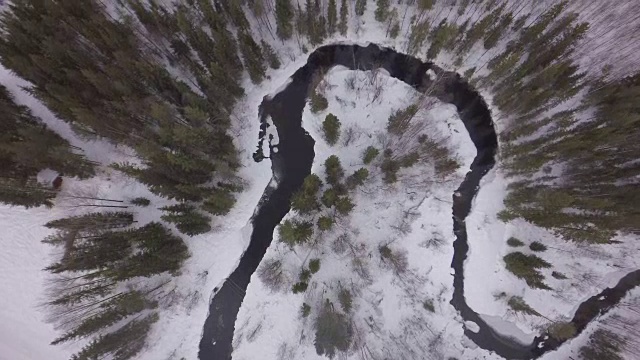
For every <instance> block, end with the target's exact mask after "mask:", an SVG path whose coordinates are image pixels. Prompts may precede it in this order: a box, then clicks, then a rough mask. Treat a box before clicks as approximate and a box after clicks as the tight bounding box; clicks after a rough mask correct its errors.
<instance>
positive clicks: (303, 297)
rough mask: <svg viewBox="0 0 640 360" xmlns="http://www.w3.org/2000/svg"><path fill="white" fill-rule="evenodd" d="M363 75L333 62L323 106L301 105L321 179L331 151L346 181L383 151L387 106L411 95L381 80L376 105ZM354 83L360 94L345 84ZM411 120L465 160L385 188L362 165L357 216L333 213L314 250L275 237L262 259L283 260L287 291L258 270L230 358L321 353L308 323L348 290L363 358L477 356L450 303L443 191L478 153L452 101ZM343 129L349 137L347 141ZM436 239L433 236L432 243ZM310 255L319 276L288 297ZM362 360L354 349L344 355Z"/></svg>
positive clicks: (447, 194)
mask: <svg viewBox="0 0 640 360" xmlns="http://www.w3.org/2000/svg"><path fill="white" fill-rule="evenodd" d="M371 76H372V75H371V72H362V71H350V70H347V69H345V68H342V67H335V68H333V69H332V70H330V71H329V72H328V74H327V75H326V76H325V82H326V84H325V85H326V89H327V90H326V96H327V98H328V100H329V107H328V109H327V110H325V111H323V112H321V113H319V114H313V113H311V111H310V110H309V106H307V107H306V108H305V111H304V113H303V127H304V128H305V129H306V130H307V131H308V132H309V133H310V134H311V136H312V137H313V138H314V139H315V140H316V146H315V149H314V150H315V153H316V157H315V159H314V164H313V168H312V172H313V173H316V174H318V175H319V176H320V177H321V178H323V177H324V166H323V164H324V161H325V159H326V158H327V157H328V156H330V155H337V156H338V157H339V158H340V159H341V162H342V165H343V167H344V168H345V174H347V175H348V174H350V173H352V172H353V171H355V170H357V169H358V168H360V167H362V166H363V164H362V152H363V151H364V149H365V148H366V147H367V146H369V145H374V146H377V147H380V143H379V141H380V140H381V139H382V138H383V136H380V134H384V133H386V125H387V121H388V118H389V115H390V114H391V113H392V111H393V110H398V109H402V108H405V107H406V106H408V105H410V104H412V103H413V102H414V101H415V99H416V97H417V93H416V92H415V91H414V90H413V89H412V88H411V87H409V86H408V85H406V84H404V83H402V82H400V81H398V80H396V79H393V78H390V77H388V76H386V75H384V74H379V75H378V76H379V77H380V79H379V80H378V81H377V82H378V83H379V82H382V84H383V89H384V92H383V94H382V96H380V97H379V98H378V99H377V100H374V99H373V93H374V87H375V86H374V85H371V83H372V82H371V81H370V79H371ZM353 78H355V81H356V89H358V90H356V91H353V90H350V89H349V87H348V85H347V82H349V81H348V80H349V79H353ZM328 113H333V114H334V115H336V116H337V117H338V118H339V119H340V121H341V123H342V135H341V139H340V140H339V142H338V144H337V145H335V146H333V147H332V146H329V145H328V144H327V143H326V142H325V141H324V140H323V136H322V130H321V122H322V120H324V117H325V116H326V115H327V114H328ZM417 118H421V119H425V121H426V122H427V123H429V124H431V129H430V135H431V136H433V137H435V138H443V139H448V140H447V146H448V147H449V148H450V149H451V150H453V151H454V153H455V154H456V156H457V158H458V160H459V161H460V163H461V167H460V169H459V170H458V171H457V173H456V174H455V175H454V176H452V177H450V178H448V179H447V181H444V182H439V181H432V180H435V177H434V176H433V175H434V174H433V169H432V168H430V167H429V166H420V167H418V168H416V169H410V170H407V171H406V172H405V173H404V174H402V175H401V176H400V178H401V180H400V183H399V184H397V185H395V186H389V185H385V184H384V183H383V182H382V181H381V177H382V175H381V174H380V172H379V170H376V169H375V167H369V170H370V171H371V174H370V177H369V180H368V181H367V183H366V184H365V185H364V187H363V188H361V190H359V191H357V192H356V194H355V195H354V202H355V203H356V207H355V209H354V210H353V213H352V214H351V215H350V216H349V217H346V218H340V219H339V220H338V222H337V226H336V227H335V228H334V229H332V230H330V231H328V232H324V233H321V234H316V235H314V240H312V241H311V242H312V243H314V244H315V245H313V246H301V247H296V249H295V251H293V252H292V251H291V250H289V248H288V247H287V246H286V245H285V244H283V243H281V242H278V238H277V237H278V235H277V232H276V234H275V238H274V242H273V243H272V246H271V247H270V248H269V250H268V251H267V254H266V256H265V260H263V262H264V261H268V260H269V259H278V260H280V261H282V263H283V267H284V268H285V269H286V270H285V272H286V274H287V275H286V277H287V279H286V280H285V286H284V290H282V291H278V292H273V291H272V290H270V288H269V287H267V286H265V284H264V283H263V282H262V281H261V280H260V277H259V276H258V273H255V274H254V275H253V276H252V279H251V283H250V284H249V287H248V289H247V293H246V297H245V299H244V302H243V304H242V307H241V308H240V313H239V315H238V319H237V321H236V333H235V337H234V359H239V360H244V359H246V360H249V359H254V358H255V354H258V353H259V354H261V358H264V359H320V358H322V357H320V356H318V355H317V354H316V351H315V349H314V345H313V340H314V336H315V335H314V327H313V323H314V321H315V318H316V317H317V309H319V306H320V304H322V303H323V302H324V301H325V300H326V299H330V300H331V301H332V302H333V303H334V304H335V306H336V307H338V306H339V305H338V300H337V296H336V294H337V292H338V291H339V289H340V288H346V289H349V290H350V291H351V293H352V294H353V299H354V300H353V310H352V315H351V316H350V317H351V320H352V321H353V324H354V329H355V330H354V331H355V335H354V339H355V340H354V341H355V342H356V343H357V344H358V346H357V348H359V349H360V350H362V351H365V349H366V351H371V352H372V353H374V354H384V355H386V356H389V355H391V354H398V353H404V354H408V353H409V352H411V351H416V352H417V353H425V351H426V348H429V351H431V352H432V354H434V356H435V354H438V353H439V354H442V355H446V356H462V358H472V357H474V356H479V355H480V354H482V352H483V351H482V350H478V349H474V348H473V347H466V345H465V341H464V335H463V324H462V323H461V320H460V319H459V318H458V316H457V313H456V311H455V310H454V309H453V307H452V306H451V305H450V304H449V300H450V298H451V292H452V276H451V274H450V263H451V258H452V255H453V247H452V243H453V240H454V238H455V237H454V234H453V230H452V229H453V223H452V217H451V196H452V194H453V192H454V190H455V189H456V188H457V186H459V184H460V182H461V181H462V178H463V176H464V175H465V174H466V172H467V170H468V168H469V165H470V164H471V161H472V160H473V158H474V156H475V153H476V152H475V147H474V146H473V143H472V142H471V140H470V138H469V136H468V134H467V132H466V130H465V129H464V126H463V124H462V121H460V119H459V118H458V117H457V114H456V111H455V107H453V106H452V105H448V104H443V103H440V102H438V101H437V100H435V99H434V102H433V105H432V107H431V108H430V109H429V110H426V111H424V110H423V111H421V112H420V113H418V115H417ZM350 129H353V130H350ZM349 132H352V133H353V134H354V136H353V137H352V138H351V139H350V142H349V144H348V145H345V140H346V139H347V137H348V135H347V134H348V133H349ZM424 180H426V181H424ZM408 212H409V213H411V215H408V216H407V213H408ZM287 216H288V217H289V218H291V217H292V216H294V214H289V215H287ZM342 234H348V236H349V237H350V238H351V244H350V245H348V247H352V248H351V249H350V250H349V249H342V250H341V249H339V246H337V243H336V239H337V238H338V237H339V236H340V235H342ZM433 239H438V241H434V242H430V241H429V240H433ZM316 240H317V243H315V241H316ZM383 245H388V246H389V248H391V249H392V250H393V251H394V252H397V253H404V254H406V255H407V260H408V266H407V269H406V271H400V272H399V271H397V269H394V268H393V267H390V266H389V263H388V262H385V261H383V260H382V259H381V257H380V254H379V251H378V248H379V247H380V246H383ZM343 250H344V251H343ZM355 254H357V255H355ZM311 258H319V259H321V266H320V270H319V272H318V273H317V274H314V275H312V278H311V282H310V284H309V290H307V292H306V293H304V294H293V293H292V292H291V290H290V289H291V285H292V284H293V283H294V282H296V281H297V277H298V273H299V272H300V269H301V268H302V267H304V266H306V264H307V262H308V260H309V259H311ZM354 259H359V260H358V261H361V266H360V270H357V271H356V270H355V269H354V268H353V266H354V265H353V264H354ZM356 273H359V275H356ZM426 300H430V301H432V302H433V306H434V310H435V311H434V312H433V313H432V312H430V311H429V310H426V309H425V308H424V305H423V303H424V301H426ZM303 303H307V304H310V305H311V313H310V315H309V316H308V317H306V318H303V317H302V316H301V312H300V309H301V307H302V304H303ZM360 350H359V351H360ZM358 356H359V355H358V354H357V352H354V353H352V354H351V355H350V357H349V358H358Z"/></svg>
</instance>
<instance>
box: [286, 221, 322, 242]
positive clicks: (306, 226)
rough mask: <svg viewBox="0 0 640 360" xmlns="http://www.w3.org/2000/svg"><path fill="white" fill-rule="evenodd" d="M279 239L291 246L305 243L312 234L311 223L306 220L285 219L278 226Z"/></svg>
mask: <svg viewBox="0 0 640 360" xmlns="http://www.w3.org/2000/svg"><path fill="white" fill-rule="evenodd" d="M278 234H279V235H280V241H282V242H284V243H285V244H287V245H289V246H290V247H293V246H295V245H300V244H303V243H306V242H307V241H308V240H309V239H311V236H312V235H313V223H311V222H308V221H298V220H293V221H292V220H285V221H284V222H282V224H281V225H280V226H279V227H278Z"/></svg>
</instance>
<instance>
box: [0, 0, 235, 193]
mask: <svg viewBox="0 0 640 360" xmlns="http://www.w3.org/2000/svg"><path fill="white" fill-rule="evenodd" d="M131 3H132V4H135V3H136V2H135V0H131ZM197 5H198V9H199V10H200V11H201V12H202V13H203V14H204V15H205V16H204V18H205V20H206V22H207V24H208V25H209V27H210V28H211V34H212V35H213V38H214V39H215V41H212V40H211V38H210V35H209V34H207V32H205V31H204V30H203V29H201V28H200V27H194V26H192V24H193V23H195V22H194V21H191V18H190V16H191V12H192V11H188V10H187V9H186V8H185V7H184V6H182V7H181V6H179V7H178V8H177V9H176V14H175V17H176V19H175V21H174V22H172V21H170V20H169V18H170V16H168V15H166V14H163V13H162V12H161V11H158V10H157V8H153V9H155V10H153V9H152V10H150V11H148V12H145V11H142V10H141V9H143V8H144V7H142V8H141V7H140V6H137V7H134V8H135V9H136V10H137V11H138V12H137V14H140V16H141V17H142V18H143V20H144V21H145V23H146V24H148V26H150V28H152V27H153V26H154V25H155V26H156V28H158V29H160V28H162V29H164V30H158V31H164V32H166V33H169V32H170V31H169V30H171V31H173V32H175V31H178V32H179V31H181V32H184V34H185V36H186V38H187V39H188V42H189V45H190V46H191V47H192V48H193V49H194V50H195V51H196V53H197V54H198V56H199V57H200V59H201V60H202V63H204V64H214V63H221V64H224V65H225V66H226V65H227V63H226V62H229V64H228V68H226V72H227V73H228V74H229V75H228V79H229V80H232V79H234V78H235V75H234V72H237V71H238V69H239V70H241V69H242V67H241V65H240V68H238V64H240V62H239V61H235V60H234V57H236V58H237V55H236V49H235V47H234V41H235V40H234V39H233V37H232V36H231V35H229V33H228V31H226V22H225V20H224V18H222V17H221V16H219V15H218V14H217V13H216V12H215V11H211V8H210V7H207V1H203V0H199V1H197ZM208 5H209V6H210V5H211V4H210V3H209V4H208ZM1 16H2V25H1V26H2V29H3V36H2V39H0V53H1V54H2V55H3V56H2V59H3V63H4V65H5V66H6V67H7V68H9V69H12V70H13V71H15V72H16V73H17V74H18V75H20V76H22V77H23V78H25V79H27V80H29V81H30V82H31V83H32V84H33V87H32V88H31V89H30V91H31V92H32V93H33V94H34V95H35V96H37V97H38V98H40V99H41V100H42V101H43V102H44V103H45V104H46V105H47V106H48V107H49V108H50V109H51V110H52V111H54V113H56V114H57V115H58V116H59V117H60V118H62V119H64V120H66V121H69V122H71V123H72V124H73V128H74V129H75V130H77V131H78V132H80V133H81V134H82V135H83V136H102V137H105V138H108V139H110V140H111V141H114V142H116V143H124V144H126V145H129V146H131V147H133V148H134V149H135V150H136V151H137V152H138V155H139V156H140V157H141V158H142V160H143V165H145V166H144V167H142V168H137V167H134V166H130V165H126V164H124V165H121V166H116V168H119V169H122V170H123V171H125V172H127V173H128V174H130V175H132V176H135V177H137V178H138V179H139V180H140V181H142V182H143V183H145V184H147V185H149V186H150V188H151V190H152V191H154V192H156V193H157V194H160V195H163V196H167V197H174V198H179V199H188V200H194V201H197V200H200V199H202V198H203V197H204V196H206V193H207V192H208V190H207V187H206V184H207V183H209V182H210V181H211V178H212V175H213V173H214V170H216V168H219V167H220V168H230V169H233V168H234V167H236V166H237V158H236V150H235V148H234V146H233V142H232V141H231V139H230V137H229V136H228V134H227V129H228V127H229V124H230V122H229V118H228V116H226V115H224V114H227V113H228V109H229V108H231V107H232V105H233V102H234V96H235V95H237V94H238V93H239V92H238V91H237V90H238V87H237V85H236V86H235V89H233V86H232V85H228V84H233V83H237V82H236V81H225V82H221V84H223V85H219V84H216V83H214V82H211V81H209V80H208V79H207V76H206V73H205V72H204V71H205V70H203V69H202V66H200V65H199V64H197V62H191V63H192V64H194V65H193V68H192V69H191V70H193V71H194V77H195V78H196V80H197V81H198V84H199V85H200V86H201V88H202V90H203V92H204V93H206V94H207V97H203V96H201V95H199V94H197V93H195V92H194V91H192V90H191V88H190V87H189V86H188V85H187V84H185V83H184V82H182V81H179V80H177V79H175V78H174V77H173V76H172V75H171V74H170V73H169V72H168V71H167V70H166V69H165V67H164V64H162V63H160V62H157V61H156V60H155V59H154V58H153V57H151V56H149V55H148V54H147V53H146V52H145V51H143V50H144V49H145V48H146V45H148V43H147V42H148V41H149V40H148V39H145V38H144V37H140V38H139V37H138V34H139V32H137V31H133V30H132V26H133V24H132V22H130V21H126V22H118V21H115V20H113V18H112V17H111V16H110V15H108V14H106V13H105V11H104V10H103V7H102V5H101V4H98V2H97V1H95V0H87V1H83V2H82V3H81V4H80V5H78V4H76V3H73V2H71V1H62V0H60V1H54V0H26V1H22V2H19V3H16V4H12V5H11V6H10V7H9V10H8V11H5V12H3V13H2V15H1ZM70 24H72V25H70ZM174 30H175V31H174ZM25 33H28V34H30V36H23V34H25ZM42 44H46V46H42ZM185 62H186V63H189V61H188V60H187V61H185ZM225 79H226V78H225ZM234 92H235V95H234ZM210 99H216V101H215V102H214V101H211V100H210ZM193 109H197V110H198V112H197V113H198V114H206V116H204V117H203V116H198V117H197V118H193V116H192V115H193V114H194V112H193V111H192V110H193ZM200 143H202V144H204V146H202V147H199V146H197V144H200ZM77 164H79V162H77ZM219 165H222V166H219Z"/></svg>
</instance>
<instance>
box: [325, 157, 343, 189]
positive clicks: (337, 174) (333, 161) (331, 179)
mask: <svg viewBox="0 0 640 360" xmlns="http://www.w3.org/2000/svg"><path fill="white" fill-rule="evenodd" d="M324 171H325V174H326V178H327V183H329V184H331V185H336V184H338V183H339V182H340V180H342V177H343V176H344V169H343V168H342V164H341V163H340V159H339V158H338V157H337V156H335V155H331V156H329V157H328V158H327V159H326V160H325V161H324Z"/></svg>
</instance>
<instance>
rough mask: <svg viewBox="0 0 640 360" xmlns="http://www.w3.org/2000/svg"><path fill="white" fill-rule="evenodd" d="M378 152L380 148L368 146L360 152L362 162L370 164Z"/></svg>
mask: <svg viewBox="0 0 640 360" xmlns="http://www.w3.org/2000/svg"><path fill="white" fill-rule="evenodd" d="M379 154H380V150H378V149H376V148H375V147H373V146H368V147H367V148H366V149H365V150H364V153H363V154H362V162H363V163H365V164H370V163H371V162H372V161H373V160H374V159H375V158H376V157H377V156H378V155H379Z"/></svg>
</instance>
